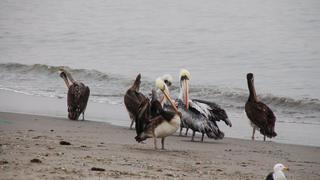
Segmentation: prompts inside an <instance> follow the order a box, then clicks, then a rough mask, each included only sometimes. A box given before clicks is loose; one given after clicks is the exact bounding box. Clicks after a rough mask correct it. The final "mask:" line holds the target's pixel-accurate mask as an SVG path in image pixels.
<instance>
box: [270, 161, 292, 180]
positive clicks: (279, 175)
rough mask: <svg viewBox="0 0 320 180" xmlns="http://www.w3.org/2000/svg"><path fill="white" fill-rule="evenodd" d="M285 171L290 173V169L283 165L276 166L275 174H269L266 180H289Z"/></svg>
mask: <svg viewBox="0 0 320 180" xmlns="http://www.w3.org/2000/svg"><path fill="white" fill-rule="evenodd" d="M283 170H286V171H289V168H287V167H285V166H284V165H283V164H276V165H275V166H274V167H273V172H271V173H269V174H268V176H267V178H266V180H287V178H286V175H285V174H284V173H283Z"/></svg>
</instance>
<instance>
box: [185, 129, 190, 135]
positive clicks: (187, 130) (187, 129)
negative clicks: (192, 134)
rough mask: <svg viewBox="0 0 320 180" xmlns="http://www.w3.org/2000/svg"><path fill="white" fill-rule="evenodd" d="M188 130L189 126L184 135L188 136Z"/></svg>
mask: <svg viewBox="0 0 320 180" xmlns="http://www.w3.org/2000/svg"><path fill="white" fill-rule="evenodd" d="M188 131H189V128H186V134H185V136H188Z"/></svg>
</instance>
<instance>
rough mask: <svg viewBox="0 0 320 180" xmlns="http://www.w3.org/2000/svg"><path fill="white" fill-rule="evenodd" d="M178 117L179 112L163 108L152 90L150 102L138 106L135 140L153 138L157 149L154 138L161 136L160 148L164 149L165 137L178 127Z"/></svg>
mask: <svg viewBox="0 0 320 180" xmlns="http://www.w3.org/2000/svg"><path fill="white" fill-rule="evenodd" d="M180 117H181V113H178V114H177V113H176V112H173V111H170V110H164V109H163V108H162V106H161V103H160V102H159V101H158V100H157V99H156V92H155V91H154V90H153V91H152V100H151V102H149V101H148V102H146V103H145V104H143V105H142V106H141V107H140V108H139V112H138V115H137V118H136V132H137V136H136V137H135V139H136V141H138V142H141V141H144V140H146V139H147V138H154V147H155V149H157V142H156V139H157V138H161V144H162V149H164V140H165V138H166V137H167V136H169V135H171V134H173V133H174V132H175V131H176V130H177V129H178V128H179V127H180V123H181V120H180Z"/></svg>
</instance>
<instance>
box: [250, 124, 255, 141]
mask: <svg viewBox="0 0 320 180" xmlns="http://www.w3.org/2000/svg"><path fill="white" fill-rule="evenodd" d="M255 132H256V128H255V127H253V131H252V137H251V139H252V140H254V133H255Z"/></svg>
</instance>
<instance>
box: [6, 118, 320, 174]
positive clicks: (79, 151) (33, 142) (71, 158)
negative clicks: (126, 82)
mask: <svg viewBox="0 0 320 180" xmlns="http://www.w3.org/2000/svg"><path fill="white" fill-rule="evenodd" d="M134 136H135V131H134V130H129V129H128V128H125V127H118V126H113V125H110V124H107V123H103V122H93V121H70V120H67V119H65V118H53V117H46V116H35V115H25V114H15V113H0V179H115V178H121V179H219V180H221V179H226V180H227V179H228V180H230V179H264V178H265V176H266V175H267V174H268V173H269V172H270V171H271V170H272V167H273V165H274V164H275V163H278V162H281V163H283V164H285V165H287V166H289V168H290V171H289V172H286V174H287V177H288V179H297V180H298V179H308V180H313V179H314V180H316V179H319V177H320V172H319V169H320V156H319V155H320V148H319V147H311V146H300V145H289V144H280V143H275V142H261V141H250V140H241V139H233V138H225V139H223V140H220V141H214V140H210V139H208V138H205V142H204V143H201V142H190V137H179V136H177V135H173V136H170V137H168V138H167V139H166V141H165V143H166V144H165V146H166V150H154V148H153V140H151V139H149V140H147V141H146V144H138V143H137V142H136V141H135V140H134ZM196 140H200V137H199V136H198V137H197V138H196ZM61 141H66V142H69V143H70V145H61V144H60V142H61ZM158 143H159V144H158V147H160V140H159V141H158ZM31 160H33V161H32V162H31ZM38 160H40V161H38ZM93 167H95V168H103V169H104V170H105V171H92V170H91V169H92V168H93Z"/></svg>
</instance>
